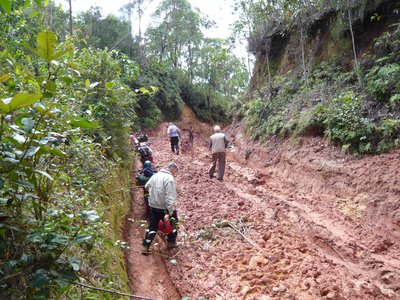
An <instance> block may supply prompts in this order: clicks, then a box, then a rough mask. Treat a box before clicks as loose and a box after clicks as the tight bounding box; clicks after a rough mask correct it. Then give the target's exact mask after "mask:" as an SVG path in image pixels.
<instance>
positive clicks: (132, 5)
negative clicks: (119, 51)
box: [121, 0, 152, 68]
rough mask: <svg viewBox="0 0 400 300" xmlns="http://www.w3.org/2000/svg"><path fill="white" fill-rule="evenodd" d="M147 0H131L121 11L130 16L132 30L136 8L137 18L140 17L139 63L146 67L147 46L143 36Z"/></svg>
mask: <svg viewBox="0 0 400 300" xmlns="http://www.w3.org/2000/svg"><path fill="white" fill-rule="evenodd" d="M150 2H152V0H148V1H147V3H150ZM144 3H145V1H144V0H131V1H130V2H129V3H128V4H126V5H124V6H123V7H122V8H121V11H122V12H124V13H126V14H127V16H128V21H129V24H130V27H131V32H132V21H131V17H132V14H133V12H134V11H135V10H136V13H137V18H138V55H139V65H140V67H141V68H144V67H145V64H146V63H145V54H144V51H145V50H144V49H145V46H144V44H143V36H142V16H143V13H144V9H145V4H144Z"/></svg>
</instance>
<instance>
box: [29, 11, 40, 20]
mask: <svg viewBox="0 0 400 300" xmlns="http://www.w3.org/2000/svg"><path fill="white" fill-rule="evenodd" d="M38 13H39V12H38V11H37V10H36V9H34V10H32V11H31V13H30V14H29V19H33V18H34V17H36V16H37V15H38Z"/></svg>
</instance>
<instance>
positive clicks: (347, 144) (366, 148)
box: [324, 92, 375, 153]
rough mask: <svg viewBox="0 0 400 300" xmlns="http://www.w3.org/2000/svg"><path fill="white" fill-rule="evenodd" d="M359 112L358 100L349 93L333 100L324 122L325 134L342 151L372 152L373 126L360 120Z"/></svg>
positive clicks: (367, 121)
mask: <svg viewBox="0 0 400 300" xmlns="http://www.w3.org/2000/svg"><path fill="white" fill-rule="evenodd" d="M360 110H361V104H360V100H359V99H358V98H357V97H356V96H355V95H354V94H353V93H351V92H350V93H345V94H342V95H340V96H339V97H337V98H334V99H333V101H332V104H331V105H330V108H329V111H328V114H327V118H326V120H325V121H324V122H325V123H326V131H325V133H326V135H327V137H328V139H329V140H330V141H332V142H335V143H340V144H342V148H343V149H344V150H348V149H350V150H351V149H353V150H356V151H358V152H359V153H368V152H372V150H373V148H372V147H373V146H372V144H371V140H372V138H373V134H374V133H375V125H374V124H373V123H371V122H370V121H369V120H367V119H365V118H362V117H361V111H360Z"/></svg>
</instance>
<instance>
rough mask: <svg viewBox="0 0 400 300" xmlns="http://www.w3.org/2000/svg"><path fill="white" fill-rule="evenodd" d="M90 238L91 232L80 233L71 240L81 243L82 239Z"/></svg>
mask: <svg viewBox="0 0 400 300" xmlns="http://www.w3.org/2000/svg"><path fill="white" fill-rule="evenodd" d="M91 238H92V235H91V234H82V235H79V236H77V237H76V238H75V239H73V240H72V241H71V243H72V244H81V243H83V242H84V241H87V240H90V239H91Z"/></svg>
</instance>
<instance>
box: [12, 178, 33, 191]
mask: <svg viewBox="0 0 400 300" xmlns="http://www.w3.org/2000/svg"><path fill="white" fill-rule="evenodd" d="M10 182H11V183H15V184H16V185H19V186H22V187H26V188H30V189H32V188H34V186H33V184H32V183H30V182H26V181H21V180H10Z"/></svg>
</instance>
